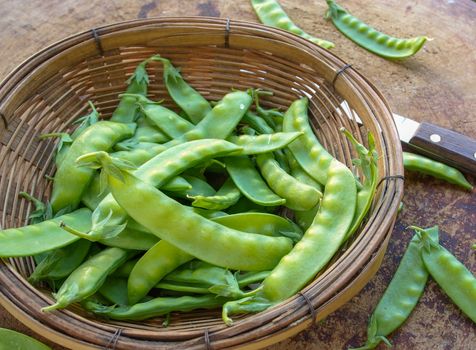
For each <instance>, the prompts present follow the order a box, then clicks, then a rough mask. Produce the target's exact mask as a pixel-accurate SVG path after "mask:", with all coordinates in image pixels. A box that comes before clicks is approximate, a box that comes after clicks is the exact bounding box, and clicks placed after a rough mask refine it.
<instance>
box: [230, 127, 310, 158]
mask: <svg viewBox="0 0 476 350" xmlns="http://www.w3.org/2000/svg"><path fill="white" fill-rule="evenodd" d="M301 135H302V133H300V132H277V133H273V134H264V135H258V136H249V135H240V136H230V137H228V139H227V140H228V141H230V142H233V143H234V144H236V145H238V146H240V147H243V151H242V152H241V154H243V155H251V154H261V153H267V152H272V151H276V150H278V149H281V148H284V147H286V146H287V145H288V144H290V143H291V142H293V141H294V140H295V139H296V138H298V137H299V136H301Z"/></svg>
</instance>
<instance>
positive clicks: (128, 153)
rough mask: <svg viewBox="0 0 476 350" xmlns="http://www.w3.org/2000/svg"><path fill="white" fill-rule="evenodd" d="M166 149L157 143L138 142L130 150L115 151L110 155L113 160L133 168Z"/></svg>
mask: <svg viewBox="0 0 476 350" xmlns="http://www.w3.org/2000/svg"><path fill="white" fill-rule="evenodd" d="M166 149H167V147H165V146H164V145H161V144H159V143H154V142H138V143H135V144H134V145H133V146H132V147H131V149H128V150H125V151H117V152H113V153H111V155H112V156H113V157H114V158H119V159H121V160H125V161H127V162H130V163H132V164H134V165H135V166H141V165H142V164H144V163H145V162H147V161H148V160H150V159H152V158H154V157H155V156H156V155H157V154H159V153H161V152H163V151H165V150H166Z"/></svg>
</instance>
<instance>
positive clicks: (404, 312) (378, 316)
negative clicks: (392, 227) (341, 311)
mask: <svg viewBox="0 0 476 350" xmlns="http://www.w3.org/2000/svg"><path fill="white" fill-rule="evenodd" d="M425 231H426V232H427V233H428V234H429V235H430V237H431V239H432V240H433V241H435V242H438V226H434V227H431V228H428V229H426V230H425ZM419 241H420V238H419V237H418V235H415V236H414V237H413V238H412V240H411V241H410V244H409V245H408V247H407V249H406V251H405V254H404V255H403V257H402V259H401V261H400V264H399V265H398V269H397V271H396V272H395V274H394V276H393V278H392V280H391V281H390V284H389V285H388V287H387V289H386V290H385V292H384V294H383V296H382V298H381V299H380V301H379V303H378V304H377V306H376V308H375V310H374V312H373V313H372V316H371V317H370V321H369V326H368V329H367V341H366V343H365V345H364V346H362V347H360V348H358V349H361V350H364V349H373V348H375V347H376V346H377V345H378V344H380V342H381V341H383V342H385V343H386V344H387V345H389V346H391V344H390V342H389V341H388V340H387V338H386V336H387V335H389V334H390V333H392V332H393V331H394V330H396V329H397V328H398V327H400V326H401V325H402V323H403V322H405V320H406V319H407V318H408V316H409V315H410V313H411V312H412V310H413V309H414V307H415V306H416V304H417V303H418V300H419V299H420V297H421V295H422V294H423V291H424V290H425V286H426V282H427V280H428V271H427V270H426V268H425V265H424V263H423V260H422V257H421V250H422V249H421V244H420V243H419Z"/></svg>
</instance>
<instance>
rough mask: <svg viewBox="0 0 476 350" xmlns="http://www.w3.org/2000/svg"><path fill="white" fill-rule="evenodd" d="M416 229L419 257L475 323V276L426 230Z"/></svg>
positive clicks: (432, 275) (437, 281) (434, 277)
mask: <svg viewBox="0 0 476 350" xmlns="http://www.w3.org/2000/svg"><path fill="white" fill-rule="evenodd" d="M412 228H414V229H415V230H416V232H417V234H418V236H419V239H420V244H421V245H422V251H421V257H422V259H423V263H424V264H425V267H426V269H427V270H428V272H429V273H430V275H431V277H433V279H434V280H435V281H436V283H438V285H439V286H440V287H441V288H442V289H443V290H444V291H445V293H446V294H447V295H448V296H449V297H450V298H451V300H452V301H453V302H454V303H455V304H456V305H457V306H458V307H459V308H460V310H461V311H463V313H464V314H466V316H468V317H469V318H470V319H471V320H472V321H473V322H475V323H476V307H475V306H476V278H475V277H474V275H473V274H472V273H471V271H469V270H468V269H467V268H466V266H464V265H463V264H462V263H461V262H460V261H459V260H458V259H457V258H456V257H455V256H454V255H453V254H451V253H450V252H449V251H448V250H446V249H445V248H444V247H443V246H441V245H440V244H439V243H438V242H435V241H433V240H432V239H431V237H430V236H429V234H428V232H426V231H425V230H422V229H420V228H418V227H412Z"/></svg>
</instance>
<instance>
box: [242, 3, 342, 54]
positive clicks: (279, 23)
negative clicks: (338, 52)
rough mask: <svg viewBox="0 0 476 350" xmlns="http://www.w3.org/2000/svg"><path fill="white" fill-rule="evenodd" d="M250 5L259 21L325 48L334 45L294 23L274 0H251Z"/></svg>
mask: <svg viewBox="0 0 476 350" xmlns="http://www.w3.org/2000/svg"><path fill="white" fill-rule="evenodd" d="M251 5H252V6H253V9H254V10H255V12H256V14H257V15H258V18H259V19H260V21H261V23H263V24H266V25H268V26H271V27H276V28H280V29H284V30H287V31H288V32H291V33H293V34H296V35H299V36H301V37H303V38H304V39H307V40H309V41H312V42H313V43H314V44H317V45H319V46H321V47H324V48H326V49H331V48H333V47H334V44H333V43H331V42H330V41H327V40H323V39H319V38H316V37H314V36H312V35H309V34H308V33H306V32H304V31H303V30H302V29H301V28H299V27H298V26H297V25H295V24H294V23H293V22H292V21H291V19H290V18H289V16H288V15H287V14H286V12H284V10H283V8H282V7H281V6H280V5H279V3H278V2H277V1H276V0H251Z"/></svg>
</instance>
